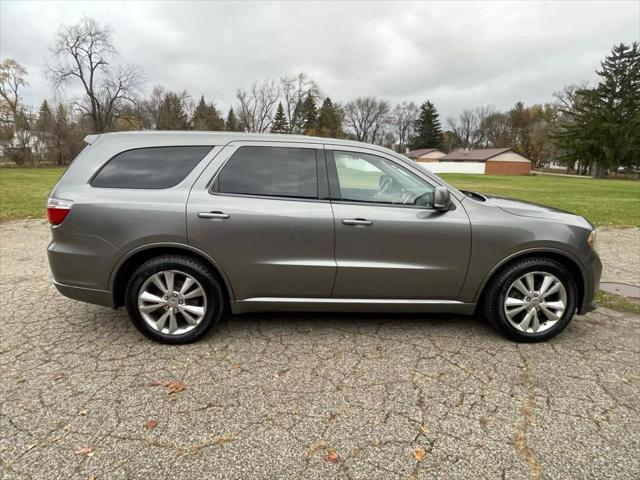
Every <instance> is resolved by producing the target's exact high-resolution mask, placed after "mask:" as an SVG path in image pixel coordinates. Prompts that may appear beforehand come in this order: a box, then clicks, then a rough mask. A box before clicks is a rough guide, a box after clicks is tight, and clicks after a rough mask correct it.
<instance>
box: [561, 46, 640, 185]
mask: <svg viewBox="0 0 640 480" xmlns="http://www.w3.org/2000/svg"><path fill="white" fill-rule="evenodd" d="M600 65H601V69H600V70H599V71H596V73H597V74H598V76H599V77H600V81H599V83H598V85H597V86H596V87H595V88H593V89H587V88H583V89H577V90H575V91H573V92H572V93H571V98H570V102H569V106H568V107H567V108H561V109H560V111H559V113H560V115H559V121H558V126H557V128H556V130H555V132H554V133H555V135H554V139H555V141H556V143H557V145H558V148H559V151H560V159H561V160H562V161H563V162H564V163H565V164H567V165H569V166H572V165H573V164H575V163H576V162H577V163H578V164H579V165H580V166H581V167H582V169H583V173H585V171H586V169H587V168H588V169H589V170H591V169H592V168H594V167H595V173H596V175H597V176H603V175H605V173H606V172H607V170H608V169H612V168H615V167H617V166H618V165H623V166H640V135H638V131H640V46H639V45H638V43H637V42H634V43H633V44H632V45H630V46H629V45H625V44H620V45H616V46H614V47H613V49H612V51H611V53H610V54H609V55H608V56H606V57H605V59H604V61H603V62H601V64H600Z"/></svg>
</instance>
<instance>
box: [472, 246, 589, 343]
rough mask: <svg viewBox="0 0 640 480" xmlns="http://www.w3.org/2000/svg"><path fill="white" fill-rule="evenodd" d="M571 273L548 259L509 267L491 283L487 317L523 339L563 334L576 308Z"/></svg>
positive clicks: (487, 297) (519, 263)
mask: <svg viewBox="0 0 640 480" xmlns="http://www.w3.org/2000/svg"><path fill="white" fill-rule="evenodd" d="M577 292H578V289H577V286H576V282H575V279H574V278H573V275H572V274H571V272H570V271H569V270H568V269H567V268H566V267H565V266H564V265H562V264H561V263H559V262H556V261H555V260H551V259H548V258H527V259H523V260H520V261H516V262H515V263H513V264H511V265H509V266H507V267H506V268H505V269H503V270H502V271H501V272H500V273H499V274H498V275H497V276H496V277H495V278H494V279H493V280H492V281H491V283H490V285H489V287H488V288H487V291H486V296H485V298H484V299H483V305H484V312H483V314H484V316H485V318H486V319H487V320H488V321H489V323H490V324H491V325H492V326H493V327H494V328H496V329H497V330H499V331H501V332H503V333H505V334H506V335H507V336H509V337H510V338H512V339H514V340H517V341H521V342H540V341H543V340H547V339H549V338H551V337H553V336H555V335H557V334H558V333H560V332H561V331H562V330H563V329H564V328H565V327H566V326H567V325H568V324H569V322H570V321H571V319H572V318H573V315H574V313H575V311H576V305H577Z"/></svg>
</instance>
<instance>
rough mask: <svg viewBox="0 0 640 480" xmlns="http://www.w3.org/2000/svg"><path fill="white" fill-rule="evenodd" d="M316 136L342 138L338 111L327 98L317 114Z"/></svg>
mask: <svg viewBox="0 0 640 480" xmlns="http://www.w3.org/2000/svg"><path fill="white" fill-rule="evenodd" d="M317 135H318V136H320V137H329V138H339V137H341V136H342V118H341V115H340V111H339V110H338V108H337V107H336V106H335V105H334V104H333V102H332V101H331V99H330V98H329V97H327V98H325V100H324V102H322V106H321V107H320V111H319V112H318V128H317Z"/></svg>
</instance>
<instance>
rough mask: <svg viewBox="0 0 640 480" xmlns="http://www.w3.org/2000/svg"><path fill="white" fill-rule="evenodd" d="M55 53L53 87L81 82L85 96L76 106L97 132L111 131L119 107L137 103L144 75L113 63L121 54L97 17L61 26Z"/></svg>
mask: <svg viewBox="0 0 640 480" xmlns="http://www.w3.org/2000/svg"><path fill="white" fill-rule="evenodd" d="M52 53H53V55H54V56H55V58H56V63H55V65H54V66H52V67H49V72H48V73H49V76H50V79H51V81H52V83H53V85H54V87H55V88H57V89H59V88H62V87H64V86H65V85H66V84H67V83H69V82H71V81H76V82H79V83H80V85H81V87H82V89H83V90H84V98H83V99H82V100H81V101H76V102H74V105H75V107H76V108H78V109H79V110H80V111H81V112H82V113H83V115H85V116H87V117H89V118H90V119H91V122H92V124H93V130H94V132H97V133H99V132H104V131H106V130H108V129H109V128H110V127H111V125H112V124H113V120H114V119H115V118H116V117H117V114H118V111H119V109H120V108H121V107H123V106H125V105H127V104H131V103H135V98H136V94H137V91H138V89H139V87H140V84H141V83H142V74H141V72H140V70H139V68H138V67H136V66H119V67H115V68H114V67H113V66H112V65H111V63H112V62H113V60H114V59H115V58H116V57H117V55H118V52H117V51H116V49H115V47H114V46H113V43H112V42H111V32H110V31H109V29H107V28H106V27H103V26H100V25H99V24H98V23H97V22H96V21H95V20H93V19H91V18H87V17H84V18H83V19H82V20H80V22H79V23H77V24H75V25H70V26H65V27H62V28H61V29H60V30H59V31H58V35H57V38H56V42H55V44H54V46H53V47H52Z"/></svg>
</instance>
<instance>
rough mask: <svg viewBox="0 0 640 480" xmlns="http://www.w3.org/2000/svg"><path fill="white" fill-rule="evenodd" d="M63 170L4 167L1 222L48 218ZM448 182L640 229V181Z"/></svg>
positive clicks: (456, 177) (370, 181) (491, 178)
mask: <svg viewBox="0 0 640 480" xmlns="http://www.w3.org/2000/svg"><path fill="white" fill-rule="evenodd" d="M63 171H64V169H63V168H0V221H1V220H10V219H15V218H41V217H44V215H45V210H44V204H45V201H46V199H47V195H48V194H49V192H50V191H51V188H53V185H54V184H55V183H56V181H57V180H58V178H60V175H62V172H63ZM369 177H370V178H369ZM442 178H444V179H445V180H446V181H447V182H449V183H451V184H452V185H454V186H456V187H458V188H462V189H466V190H474V191H477V192H481V193H487V194H494V195H501V196H505V197H513V198H520V199H523V200H528V201H531V202H536V203H542V204H545V205H550V206H554V207H557V208H561V209H563V210H568V211H570V212H575V213H578V214H580V215H584V216H585V217H587V218H588V219H589V220H591V221H592V222H593V223H595V224H596V225H598V226H605V225H606V226H616V227H630V226H636V227H640V182H636V181H629V180H594V179H582V178H568V177H551V176H531V177H525V176H508V175H507V176H499V175H465V174H443V175H442ZM361 180H362V181H361V182H359V183H362V187H371V188H375V187H377V184H378V181H377V180H378V177H377V175H371V176H367V178H362V179H361Z"/></svg>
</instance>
